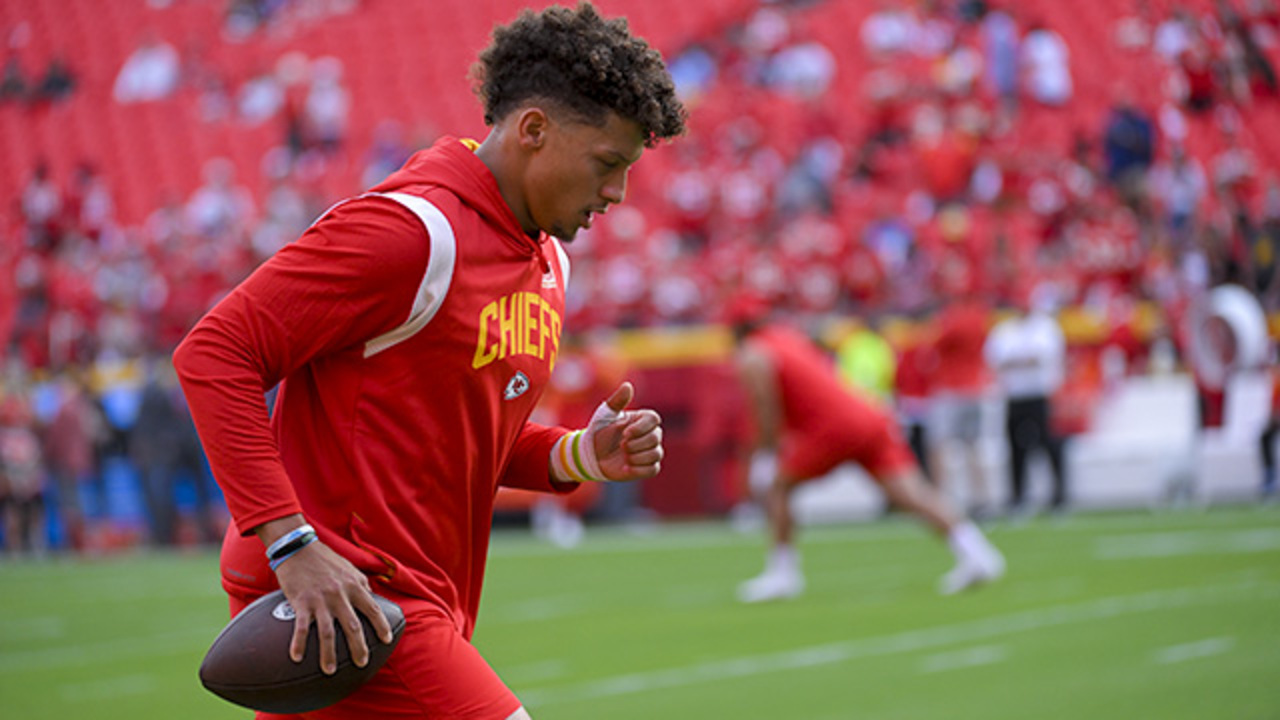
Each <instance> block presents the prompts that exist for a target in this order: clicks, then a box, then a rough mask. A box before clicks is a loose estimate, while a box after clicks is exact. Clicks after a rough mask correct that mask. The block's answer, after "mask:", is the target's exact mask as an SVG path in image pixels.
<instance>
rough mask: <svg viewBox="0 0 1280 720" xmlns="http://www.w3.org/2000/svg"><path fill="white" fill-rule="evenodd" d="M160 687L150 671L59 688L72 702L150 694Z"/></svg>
mask: <svg viewBox="0 0 1280 720" xmlns="http://www.w3.org/2000/svg"><path fill="white" fill-rule="evenodd" d="M158 687H160V684H159V682H157V680H156V676H155V675H152V674H149V673H148V674H145V675H126V676H124V677H114V678H104V679H102V680H94V681H93V682H86V683H76V684H74V685H63V686H61V687H60V688H58V695H60V696H61V697H62V699H63V700H67V701H70V702H98V701H101V700H111V699H114V698H120V697H125V696H128V695H148V694H150V693H153V692H155V691H156V689H157V688H158Z"/></svg>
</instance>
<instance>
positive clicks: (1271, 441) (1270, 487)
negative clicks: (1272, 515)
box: [1258, 348, 1280, 500]
mask: <svg viewBox="0 0 1280 720" xmlns="http://www.w3.org/2000/svg"><path fill="white" fill-rule="evenodd" d="M1272 353H1273V358H1272V362H1271V411H1270V416H1269V417H1268V418H1267V423H1266V425H1265V426H1264V427H1263V428H1262V433H1261V434H1260V435H1259V436H1258V449H1259V451H1260V452H1261V457H1262V496H1263V498H1265V499H1267V500H1274V499H1275V498H1276V497H1277V491H1278V490H1280V478H1278V477H1277V470H1276V436H1277V434H1280V363H1277V362H1276V361H1275V358H1274V353H1275V350H1274V348H1273V349H1272Z"/></svg>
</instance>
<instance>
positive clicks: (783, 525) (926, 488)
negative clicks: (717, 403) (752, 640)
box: [729, 301, 1005, 602]
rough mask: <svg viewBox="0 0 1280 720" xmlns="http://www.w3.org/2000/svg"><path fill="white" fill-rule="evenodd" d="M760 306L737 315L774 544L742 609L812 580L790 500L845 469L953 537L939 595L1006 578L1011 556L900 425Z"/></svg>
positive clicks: (756, 478)
mask: <svg viewBox="0 0 1280 720" xmlns="http://www.w3.org/2000/svg"><path fill="white" fill-rule="evenodd" d="M764 315H765V313H764V311H763V309H762V307H761V306H760V304H758V303H753V302H750V301H744V302H743V303H740V304H739V303H735V304H734V306H733V307H731V309H730V312H729V316H730V324H731V325H732V328H733V333H734V338H735V341H736V348H737V349H736V355H735V359H736V362H737V365H738V368H739V370H740V373H741V376H742V378H743V381H744V384H745V386H746V389H747V394H748V396H749V397H750V400H751V402H750V406H751V407H752V409H753V411H754V413H753V414H754V416H755V419H756V431H757V438H756V448H755V451H754V453H753V456H752V459H751V469H750V475H751V485H752V486H753V487H756V488H760V487H762V488H764V490H763V494H764V504H765V511H766V514H767V516H768V519H769V524H770V529H771V533H772V541H773V545H772V548H771V549H770V551H769V554H768V555H767V556H766V560H765V569H764V572H762V573H761V574H760V575H758V576H756V577H755V578H752V579H751V580H748V581H747V582H745V583H743V584H742V585H741V586H739V588H738V598H739V599H740V600H742V601H743V602H762V601H768V600H779V599H786V598H791V597H795V596H796V595H799V594H800V593H801V592H803V591H804V575H803V574H802V573H801V570H800V560H799V555H798V553H797V551H796V549H795V546H794V545H793V535H794V521H793V519H792V516H791V509H790V496H791V492H792V491H793V490H794V489H795V487H796V486H797V485H799V484H801V483H803V482H805V481H808V480H812V479H814V478H818V477H822V476H823V475H826V474H827V473H829V472H831V471H832V470H834V469H835V468H836V467H837V466H839V465H840V464H842V463H845V462H850V461H852V462H856V463H858V464H859V465H861V466H862V467H863V468H864V469H866V471H867V472H868V473H869V474H870V475H871V476H872V477H873V478H874V479H875V481H876V482H877V483H878V484H879V485H880V489H881V490H882V491H883V492H884V494H885V496H886V497H887V498H888V499H889V501H890V502H892V503H893V504H894V505H897V506H898V507H900V508H902V509H903V510H905V511H907V512H910V513H912V514H914V515H916V516H917V517H919V518H920V519H921V520H923V521H924V522H925V523H927V524H928V525H929V526H930V527H931V528H933V529H934V530H935V531H936V532H937V533H938V535H939V536H941V537H943V538H945V539H946V541H947V543H948V545H949V546H950V547H951V550H952V552H953V553H954V554H955V558H956V565H955V567H954V568H953V569H952V570H951V571H950V572H948V573H947V574H946V575H945V576H943V578H942V582H941V584H940V586H939V589H940V591H941V592H943V593H944V594H953V593H956V592H960V591H961V590H964V589H966V588H970V587H973V586H976V585H979V584H981V583H984V582H989V581H992V580H996V579H998V578H999V577H1000V576H1002V575H1003V574H1004V566H1005V563H1004V558H1003V556H1002V555H1001V554H1000V551H998V550H997V549H996V548H995V547H994V546H993V545H991V543H990V542H989V541H988V540H987V538H986V537H985V536H984V535H983V534H982V531H981V530H979V529H978V528H977V526H975V525H974V524H973V523H971V522H969V521H968V520H966V519H964V517H963V516H961V515H960V514H958V513H957V512H956V511H954V510H953V509H952V508H951V507H949V505H948V504H947V502H946V500H945V499H944V498H943V497H942V495H941V494H940V493H939V492H938V491H937V490H935V489H934V488H933V486H931V485H930V484H929V483H928V482H927V481H926V480H925V479H924V475H923V474H922V473H921V472H920V469H919V466H918V465H917V463H916V461H915V459H914V457H913V456H912V454H911V450H910V448H909V447H908V446H907V443H906V441H905V440H903V438H902V435H901V432H900V431H899V430H898V426H897V422H896V421H895V420H894V419H893V417H892V416H891V415H889V414H888V413H887V412H886V411H883V410H881V409H879V408H878V407H877V406H876V405H875V404H874V403H873V402H872V401H871V400H869V399H866V398H863V397H861V396H859V395H858V394H857V393H856V392H855V391H853V390H851V389H850V388H849V387H848V385H847V384H845V383H843V382H841V380H840V379H839V376H838V375H837V374H836V371H835V368H834V366H833V365H832V363H831V362H830V360H829V358H827V356H825V355H824V354H823V353H822V352H821V351H820V350H819V349H818V348H817V347H815V346H814V344H813V343H812V342H811V341H810V340H809V338H808V337H806V336H804V335H803V334H801V333H799V332H797V331H795V330H793V329H791V328H788V327H785V326H783V325H780V324H769V323H766V322H764Z"/></svg>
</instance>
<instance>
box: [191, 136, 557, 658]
mask: <svg viewBox="0 0 1280 720" xmlns="http://www.w3.org/2000/svg"><path fill="white" fill-rule="evenodd" d="M466 142H468V141H459V140H456V139H452V138H446V139H444V140H441V141H440V142H438V143H437V144H436V145H435V146H434V147H432V148H431V149H429V150H426V151H423V152H419V153H418V154H416V155H414V156H413V157H412V158H411V159H410V160H409V162H408V163H407V164H406V165H405V166H404V167H403V168H402V169H400V170H399V171H397V172H396V173H395V174H393V175H392V176H391V177H390V178H388V179H387V180H386V181H385V182H384V183H382V184H381V185H379V186H378V187H377V188H375V190H374V193H370V194H367V195H362V196H360V197H358V198H354V199H351V200H349V201H346V202H344V203H340V204H339V205H337V206H335V207H334V208H333V209H331V210H330V211H329V212H328V213H327V214H326V215H325V216H324V217H323V218H322V219H321V220H319V221H318V222H316V224H315V225H313V226H312V227H311V228H310V229H309V230H307V232H306V233H304V234H303V235H302V237H301V238H300V239H298V240H297V241H296V242H294V243H291V244H290V245H288V246H286V247H285V248H283V249H282V250H281V251H280V252H279V253H277V254H276V255H275V256H274V257H272V258H271V259H270V260H268V261H267V262H266V263H264V264H263V265H262V266H261V267H260V268H258V270H257V271H256V272H254V273H253V275H251V276H250V277H249V278H248V279H246V280H245V281H244V283H242V284H241V285H240V286H239V287H237V288H236V289H235V290H234V291H233V292H232V293H231V294H230V295H229V296H228V297H227V298H226V299H225V300H223V301H222V302H221V303H219V304H218V305H217V307H215V308H214V309H213V310H212V311H210V312H209V314H208V315H207V316H205V317H204V319H202V320H201V321H200V322H199V323H198V324H197V325H196V326H195V328H194V329H193V330H192V331H191V333H190V334H189V335H188V336H187V338H186V339H185V340H184V341H183V342H182V344H181V345H180V346H179V348H178V350H177V352H176V353H175V355H174V360H175V364H176V366H177V369H178V372H179V376H180V377H181V379H182V385H183V389H184V391H185V392H186V394H187V398H188V400H189V402H190V406H191V411H192V414H193V416H194V417H195V421H196V426H197V428H198V429H199V431H200V437H201V439H202V441H203V443H204V446H205V449H206V451H207V452H208V455H209V461H210V464H211V466H212V468H213V472H214V475H215V477H216V478H217V480H218V483H219V485H221V487H222V488H223V490H224V492H225V494H226V498H227V504H228V506H229V508H230V510H231V514H232V517H233V519H234V524H233V527H232V528H231V529H230V530H229V532H228V533H227V537H226V540H225V542H224V544H223V553H222V569H223V586H224V587H225V588H226V589H227V591H228V592H229V593H232V594H233V595H236V596H237V597H238V598H240V599H242V600H247V599H251V598H252V597H254V596H256V595H259V594H262V593H264V592H266V591H269V590H270V589H273V588H274V587H275V586H276V580H275V576H274V575H273V574H272V573H271V572H270V570H269V569H268V567H267V565H266V561H265V558H264V556H263V547H262V543H261V542H259V541H258V540H257V538H255V537H253V536H252V535H250V534H249V532H250V531H251V529H252V528H254V527H255V526H257V525H259V524H261V523H263V522H266V521H268V520H272V519H275V518H279V517H283V516H285V515H289V514H291V513H295V512H301V513H302V514H303V515H304V516H305V517H306V518H307V520H308V522H310V523H311V524H312V525H314V526H315V527H316V528H317V530H318V532H319V534H320V537H321V539H322V540H323V541H325V542H326V543H328V544H329V545H331V546H333V547H334V549H336V550H337V552H339V553H340V554H341V555H343V556H344V557H346V558H347V559H348V560H350V561H351V562H353V563H354V564H355V565H356V566H357V567H358V568H360V569H361V570H362V571H364V572H365V573H367V574H369V575H370V576H373V577H374V578H375V579H376V580H380V581H382V582H384V583H385V584H386V585H387V586H388V587H390V588H391V589H393V590H395V591H398V592H401V593H404V594H407V595H411V596H414V597H420V598H424V599H426V600H428V601H430V602H433V603H434V604H436V605H438V606H439V607H440V608H441V609H442V610H444V611H445V612H447V613H448V614H449V616H450V617H451V618H453V620H454V622H455V623H456V624H457V626H458V628H459V630H460V631H461V632H462V633H463V634H464V636H466V637H470V635H471V632H472V630H473V628H474V624H475V617H476V611H477V608H478V605H479V601H480V586H481V581H482V578H483V574H484V563H485V556H486V552H487V549H488V542H489V531H490V525H491V521H492V518H491V516H492V506H493V497H494V493H495V492H496V491H497V487H498V485H499V484H501V485H506V486H511V487H519V488H524V489H533V490H544V491H565V490H570V489H572V488H573V487H576V486H574V485H569V484H560V483H553V482H552V481H551V479H550V475H549V471H548V458H549V453H550V449H551V446H552V445H553V444H554V443H555V441H556V440H557V439H558V438H559V437H560V436H561V435H563V434H564V432H565V431H564V430H563V429H559V428H545V427H541V426H538V425H534V424H531V423H529V422H528V418H529V414H530V412H531V411H532V410H533V407H534V405H535V404H536V403H537V401H538V398H539V396H540V395H541V394H542V391H543V389H544V388H545V387H546V385H547V381H548V379H549V377H550V374H551V369H552V367H553V365H554V364H555V358H556V352H557V350H558V348H559V343H560V324H561V318H562V317H563V315H564V288H565V283H566V281H567V279H568V277H567V276H568V267H569V266H568V260H567V259H566V258H565V256H564V254H563V251H562V250H561V249H560V247H559V244H558V242H557V241H556V240H555V239H553V238H549V237H547V236H542V237H540V238H538V239H536V240H535V239H533V238H530V237H529V236H527V235H526V234H525V233H524V232H523V231H522V229H521V227H520V224H519V222H518V221H517V220H516V218H515V216H514V215H513V214H512V212H511V210H510V209H509V208H508V207H507V205H506V203H505V202H504V201H503V198H502V196H501V194H500V193H499V190H498V185H497V182H496V181H495V179H494V177H493V175H492V174H491V173H490V171H489V169H488V168H487V167H486V166H485V165H484V163H483V162H481V161H480V159H479V158H477V157H476V156H475V154H474V152H472V148H473V147H474V145H473V144H471V145H468V144H464V143H466ZM376 193H388V194H396V197H389V196H388V195H385V194H383V195H380V194H376ZM397 198H398V199H397ZM423 200H426V201H428V202H429V203H430V204H431V205H433V206H434V208H436V209H437V210H438V213H437V212H436V211H435V210H432V209H431V208H430V207H426V208H425V209H424V208H423V207H421V206H422V205H423V202H422V201H423ZM415 208H416V209H415ZM440 213H442V216H441V215H440ZM450 235H451V236H452V237H450ZM429 260H430V263H429V262H428V261H429ZM451 264H452V267H450V265H451ZM277 382H279V383H280V390H279V394H278V397H277V398H276V404H275V409H274V412H273V413H272V415H271V417H270V420H268V414H267V408H266V405H265V403H264V402H263V399H262V398H263V393H264V392H265V391H266V390H268V389H269V388H271V387H272V386H274V385H275V384H276V383H277Z"/></svg>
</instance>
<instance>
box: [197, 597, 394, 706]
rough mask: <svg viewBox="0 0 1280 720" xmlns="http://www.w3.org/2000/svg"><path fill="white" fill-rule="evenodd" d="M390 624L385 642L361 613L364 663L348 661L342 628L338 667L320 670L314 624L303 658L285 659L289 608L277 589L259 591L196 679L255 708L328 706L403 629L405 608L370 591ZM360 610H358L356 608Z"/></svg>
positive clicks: (377, 662)
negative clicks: (389, 637) (389, 635)
mask: <svg viewBox="0 0 1280 720" xmlns="http://www.w3.org/2000/svg"><path fill="white" fill-rule="evenodd" d="M374 599H376V600H377V601H378V605H379V606H380V607H381V608H382V613H383V614H384V615H386V617H387V621H388V622H390V623H391V632H392V636H393V637H392V640H391V643H390V644H386V645H384V644H383V643H382V641H381V640H379V639H378V637H377V634H376V633H375V632H374V629H373V624H372V623H370V622H369V619H368V618H366V617H364V615H363V614H360V621H361V623H362V625H363V626H364V641H365V643H366V644H367V645H368V647H369V662H368V664H366V665H365V666H364V667H357V666H356V664H355V663H354V662H352V661H351V654H350V651H349V650H348V649H347V641H346V638H345V637H344V636H343V633H342V628H340V627H339V628H336V630H337V635H338V636H337V641H336V648H335V649H336V650H337V656H338V670H337V672H335V673H334V674H333V675H325V674H324V673H323V672H321V670H320V644H319V639H318V637H317V635H316V631H315V627H314V626H313V627H312V628H311V632H310V633H308V635H307V649H306V654H305V655H304V656H303V658H302V662H299V663H295V662H294V661H293V660H292V659H290V658H289V640H290V638H291V637H292V636H293V617H294V614H293V608H292V606H290V605H289V601H287V600H285V598H284V593H283V592H281V591H280V590H277V591H275V592H272V593H268V594H266V595H263V596H262V597H261V598H258V600H257V601H255V602H254V603H253V604H251V605H249V606H248V607H246V608H245V609H244V610H242V611H241V612H240V614H238V615H236V616H235V617H234V618H232V619H231V622H229V623H227V626H226V627H225V628H223V629H222V632H221V633H219V634H218V637H217V638H216V639H215V640H214V641H213V646H212V647H210V648H209V652H208V653H206V654H205V656H204V662H203V663H201V664H200V682H201V683H203V684H204V686H205V687H206V688H208V689H209V691H210V692H212V693H213V694H215V695H217V696H219V697H221V698H223V699H225V700H229V701H231V702H233V703H235V704H237V705H243V706H244V707H247V708H252V709H254V710H262V711H265V712H272V713H282V714H292V713H303V712H310V711H312V710H318V709H320V708H322V707H326V706H329V705H332V704H334V703H336V702H338V701H339V700H341V699H342V698H344V697H346V696H348V695H350V694H351V693H352V692H354V691H355V689H356V688H358V687H360V686H361V685H362V684H364V682H365V681H367V680H368V679H369V678H371V677H373V676H374V674H375V673H377V672H378V669H379V668H381V667H382V666H383V664H384V663H386V662H387V658H389V657H391V652H392V650H394V649H395V647H396V644H397V643H399V642H400V636H401V635H402V634H403V633H404V625H405V621H404V612H403V611H401V609H400V606H399V605H396V604H395V603H393V602H391V601H390V600H388V599H386V598H384V597H380V596H378V595H374ZM357 614H359V613H357Z"/></svg>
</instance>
